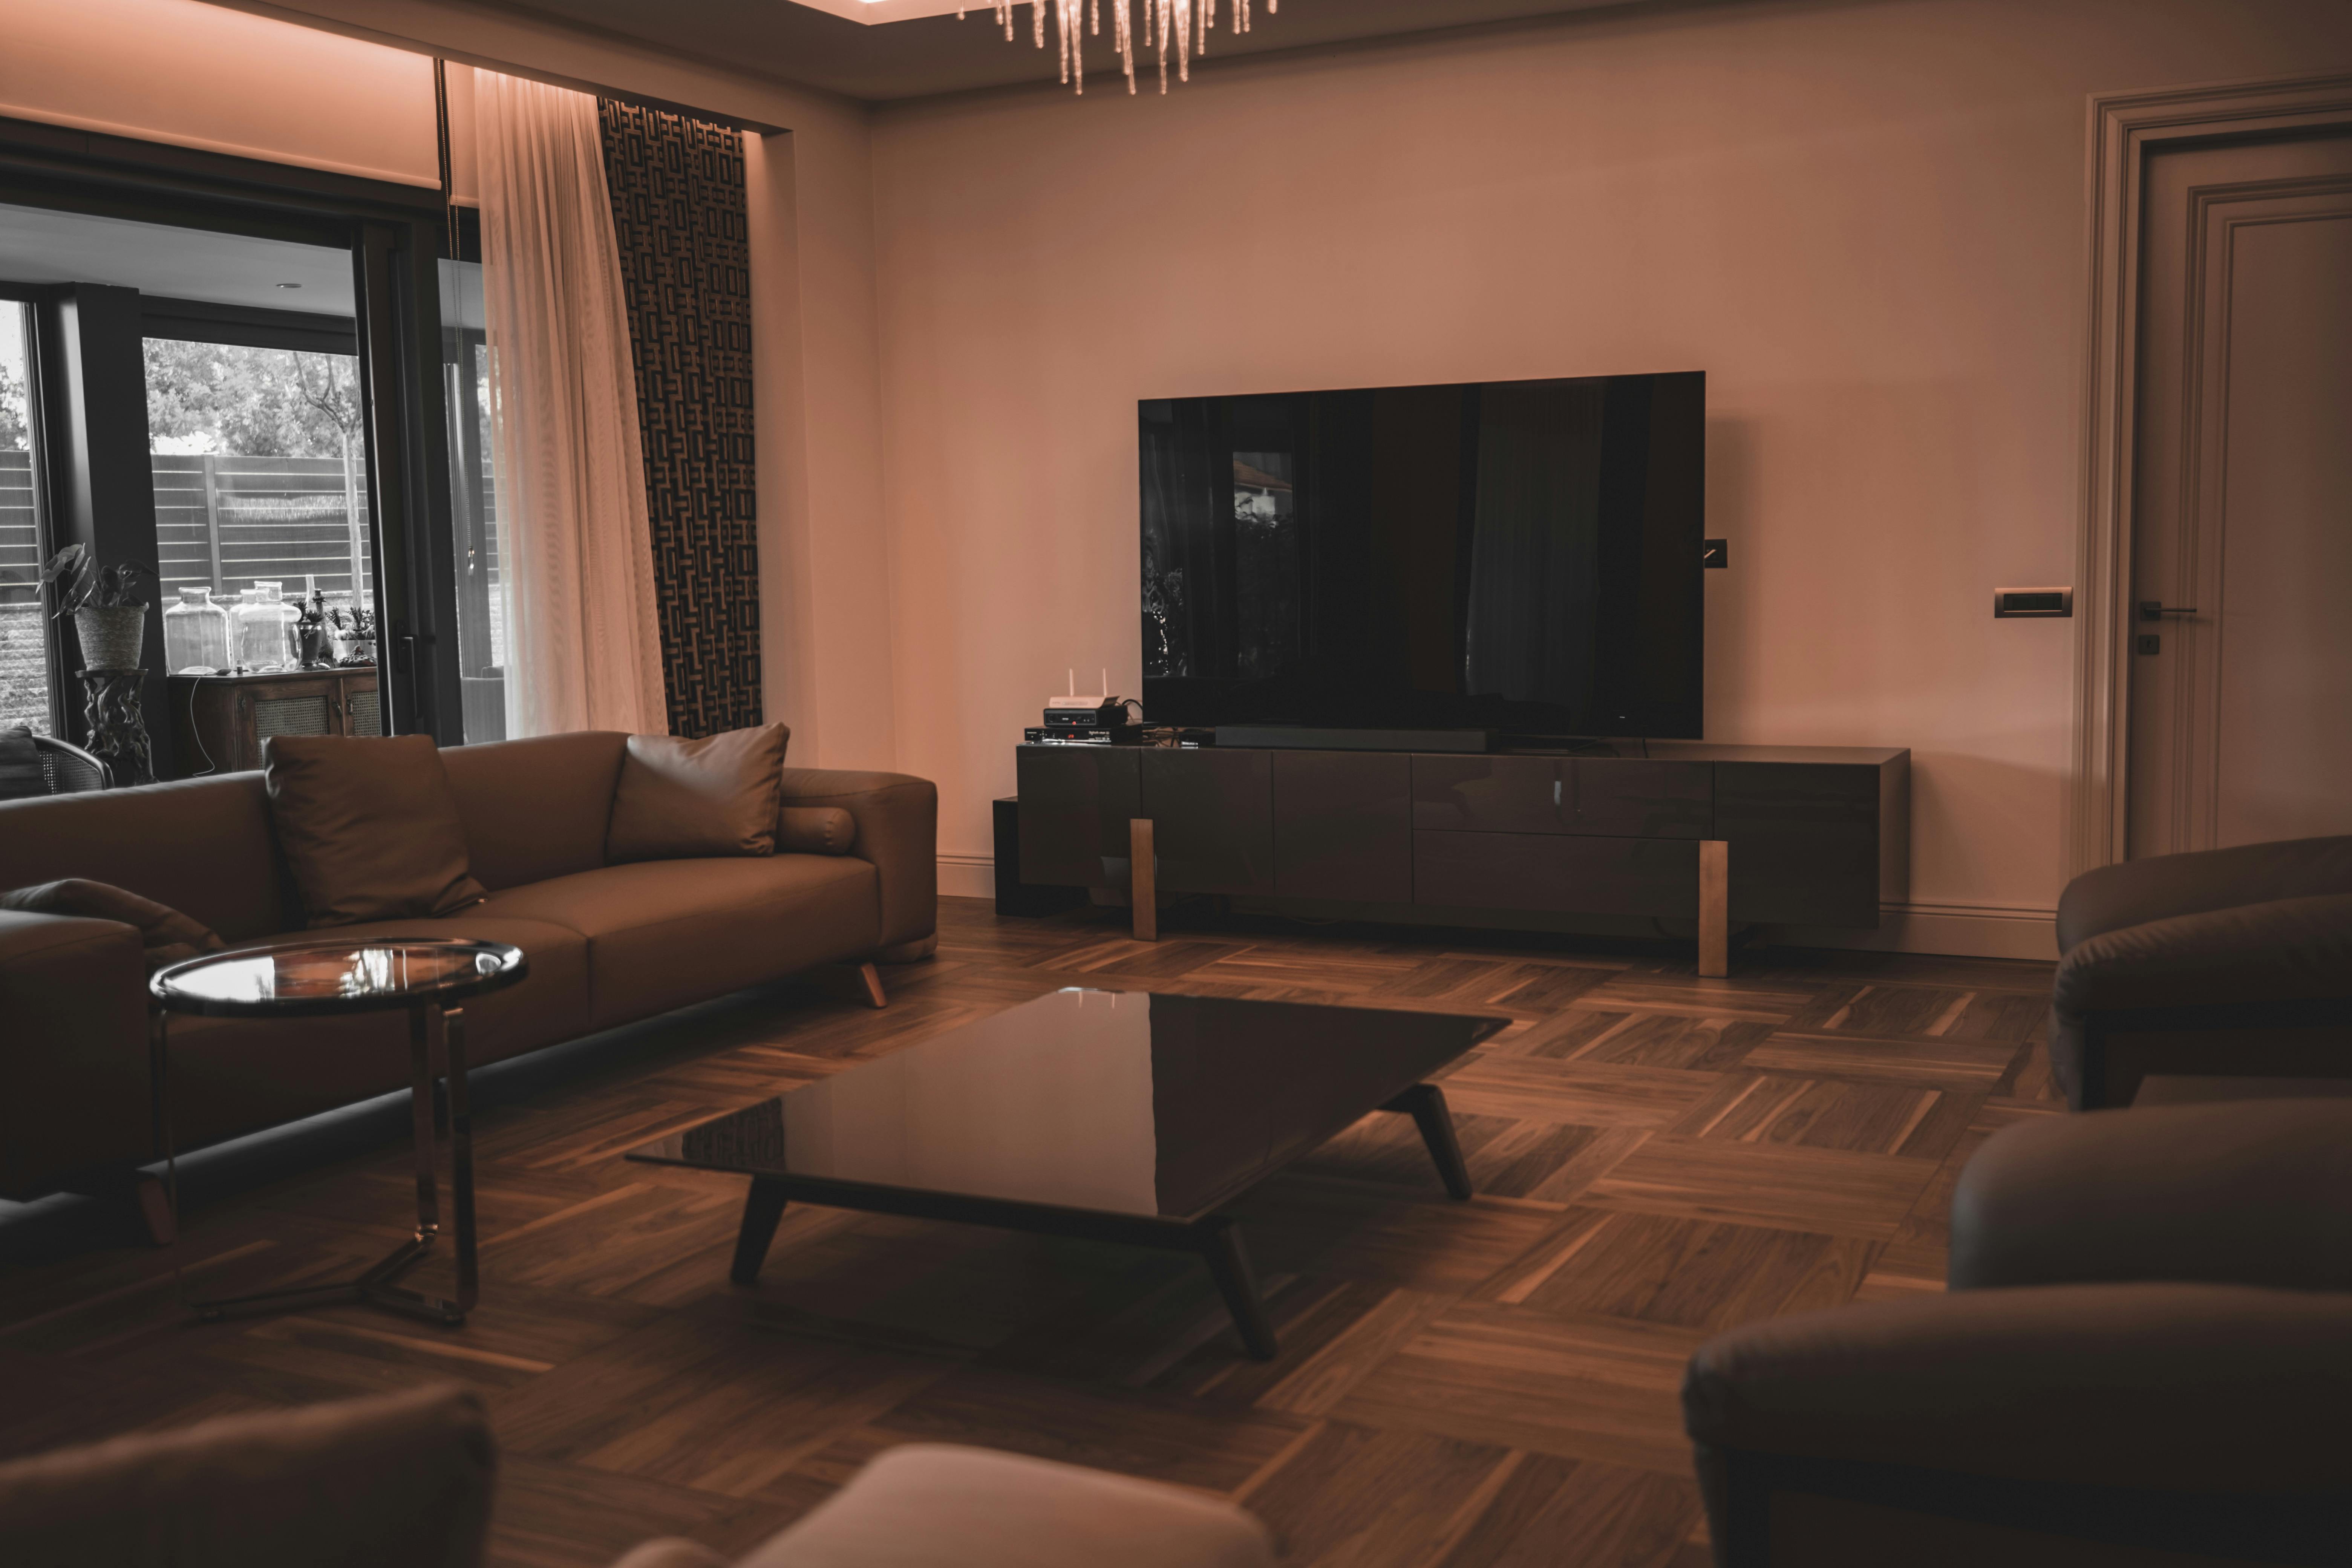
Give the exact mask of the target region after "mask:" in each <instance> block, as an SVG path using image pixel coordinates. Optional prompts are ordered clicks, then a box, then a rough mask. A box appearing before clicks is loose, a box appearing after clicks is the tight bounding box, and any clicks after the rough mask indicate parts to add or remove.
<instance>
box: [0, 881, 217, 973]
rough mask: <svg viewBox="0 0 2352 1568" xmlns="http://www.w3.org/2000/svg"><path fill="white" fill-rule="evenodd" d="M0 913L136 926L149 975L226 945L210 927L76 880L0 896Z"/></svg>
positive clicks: (108, 886)
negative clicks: (72, 917)
mask: <svg viewBox="0 0 2352 1568" xmlns="http://www.w3.org/2000/svg"><path fill="white" fill-rule="evenodd" d="M0 910H18V911H20V912H22V913H25V914H33V915H79V916H81V917H83V918H84V919H87V920H99V921H121V922H122V923H123V924H124V925H127V926H136V927H138V928H139V942H140V945H141V946H142V947H144V948H145V949H146V950H147V968H148V972H149V973H153V972H154V971H156V970H158V969H161V968H163V966H164V965H165V964H167V963H179V962H180V961H181V960H182V959H184V958H194V957H195V956H196V955H197V954H198V953H203V952H219V951H220V950H221V949H223V948H225V947H226V946H227V945H228V943H226V942H223V941H222V940H221V939H220V934H219V933H218V932H217V931H214V930H213V928H212V927H210V926H208V925H206V924H205V923H204V921H199V920H192V919H190V918H189V917H188V916H186V915H184V914H182V913H181V912H180V911H179V910H175V909H173V908H172V906H171V905H169V904H159V903H157V902H156V901H155V900H152V899H144V898H141V897H140V896H139V895H138V894H137V893H134V892H131V890H130V889H127V888H118V887H116V886H114V885H113V884H112V883H110V882H91V881H85V880H84V879H81V878H79V877H68V878H66V879H64V880H63V881H58V882H43V883H42V884H41V885H40V886H39V887H37V888H19V889H16V891H15V892H13V893H0Z"/></svg>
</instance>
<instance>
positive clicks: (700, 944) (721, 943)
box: [482, 855, 881, 1029]
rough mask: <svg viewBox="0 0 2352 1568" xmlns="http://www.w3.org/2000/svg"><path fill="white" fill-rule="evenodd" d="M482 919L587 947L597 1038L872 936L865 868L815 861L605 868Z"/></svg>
mask: <svg viewBox="0 0 2352 1568" xmlns="http://www.w3.org/2000/svg"><path fill="white" fill-rule="evenodd" d="M482 912H483V913H484V914H485V915H488V916H498V917H506V918H514V919H520V920H530V921H548V922H550V923H552V924H557V925H563V926H569V927H570V928H571V929H572V930H573V931H578V932H580V933H581V935H583V937H585V938H586V939H587V942H588V970H589V995H590V1005H589V1026H590V1027H591V1028H597V1029H604V1028H610V1027H611V1026H614V1025H615V1024H625V1023H628V1022H629V1021H630V1020H632V1019H635V1018H643V1017H647V1016H651V1015H653V1014H656V1013H662V1012H667V1011H668V1010H669V1009H670V1008H672V1007H679V1006H683V1005H686V1004H687V1003H688V1002H699V1001H702V1000H704V999H706V998H709V997H712V996H718V995H721V994H725V993H727V992H729V991H736V990H740V989H741V988H742V987H744V986H746V985H756V984H759V983H760V982H761V981H763V980H773V979H776V978H779V977H780V976H782V975H786V974H790V973H793V971H795V970H800V969H806V968H809V967H811V966H812V965H814V964H819V963H836V962H838V961H840V960H842V959H845V958H856V957H863V956H865V955H866V954H867V953H870V952H873V951H874V950H875V948H876V946H877V943H878V940H879V933H880V929H881V909H880V893H879V889H878V887H877V881H876V876H875V870H874V866H873V863H872V862H870V861H866V860H860V859H856V858H851V857H840V858H835V857H831V856H823V855H773V856H760V857H756V858H752V857H746V858H724V859H704V860H646V861H640V862H637V863H635V864H633V865H627V866H608V867H606V868H604V869H603V870H599V871H583V872H580V873H578V874H576V875H573V876H570V877H555V878H551V879H549V880H547V881H544V882H534V883H532V884H531V885H530V886H529V887H526V888H509V889H506V890H505V891H503V892H499V893H493V894H491V895H490V899H489V901H488V903H486V904H484V905H483V906H482Z"/></svg>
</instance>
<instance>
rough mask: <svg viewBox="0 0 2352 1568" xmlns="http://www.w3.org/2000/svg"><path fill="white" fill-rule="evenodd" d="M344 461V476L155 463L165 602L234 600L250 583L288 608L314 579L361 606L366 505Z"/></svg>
mask: <svg viewBox="0 0 2352 1568" xmlns="http://www.w3.org/2000/svg"><path fill="white" fill-rule="evenodd" d="M352 457H353V459H354V460H353V462H352V465H351V467H350V468H348V469H347V468H345V467H344V465H343V462H342V459H341V458H244V457H236V456H233V455H230V454H226V453H222V454H217V455H215V454H211V453H206V454H203V455H197V454H193V453H192V454H189V455H186V456H181V455H177V454H173V453H168V452H158V453H156V454H155V455H154V458H152V462H153V464H154V474H155V542H156V546H157V548H158V551H159V552H160V554H161V558H162V562H163V598H164V602H165V603H167V604H168V603H170V602H171V601H172V600H173V598H175V597H177V595H178V592H179V590H180V589H182V588H210V589H211V590H212V591H213V595H214V597H215V598H222V597H229V598H234V597H235V596H236V594H237V592H238V591H239V590H240V589H245V588H249V587H251V586H253V584H256V583H280V584H284V585H285V593H286V596H287V597H288V598H289V599H290V598H293V597H295V596H296V595H299V594H300V593H301V592H302V591H303V584H304V583H305V582H306V581H308V580H310V579H313V578H315V579H316V580H317V582H318V585H319V587H320V589H321V590H322V591H324V592H326V593H337V592H345V591H348V592H352V593H354V594H355V595H357V597H358V599H359V602H360V603H362V604H364V603H366V602H367V599H366V595H367V592H368V586H369V584H370V581H371V578H370V575H369V571H368V567H369V560H368V520H367V510H366V508H367V503H366V501H365V500H364V498H363V496H362V492H361V488H360V483H361V480H360V472H359V463H358V461H357V458H358V454H357V453H354V454H352Z"/></svg>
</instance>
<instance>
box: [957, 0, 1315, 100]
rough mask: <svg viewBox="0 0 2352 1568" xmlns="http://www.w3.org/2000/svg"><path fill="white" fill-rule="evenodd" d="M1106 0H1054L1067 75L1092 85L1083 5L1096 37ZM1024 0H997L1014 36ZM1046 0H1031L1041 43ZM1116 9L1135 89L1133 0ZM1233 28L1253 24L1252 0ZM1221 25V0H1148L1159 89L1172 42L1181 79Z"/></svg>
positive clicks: (1115, 31) (1112, 0)
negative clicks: (1084, 50) (1083, 30)
mask: <svg viewBox="0 0 2352 1568" xmlns="http://www.w3.org/2000/svg"><path fill="white" fill-rule="evenodd" d="M1104 3H1105V0H1053V5H1054V20H1055V27H1056V30H1057V37H1058V38H1059V41H1060V44H1061V48H1062V80H1063V81H1064V82H1065V83H1066V84H1069V85H1071V86H1074V87H1076V89H1077V90H1078V92H1079V93H1080V94H1084V93H1085V91H1086V90H1087V62H1086V59H1085V57H1084V56H1083V54H1082V53H1081V48H1082V46H1083V45H1084V44H1085V42H1086V39H1085V37H1084V35H1083V34H1082V33H1081V32H1080V30H1079V20H1080V16H1079V14H1080V11H1081V9H1083V10H1084V12H1085V20H1086V23H1087V28H1086V31H1087V32H1091V33H1093V34H1094V35H1095V36H1096V37H1101V36H1102V13H1103V5H1104ZM1019 4H1020V0H995V10H996V21H997V25H998V26H1001V27H1003V29H1004V37H1005V39H1006V41H1007V42H1010V41H1011V40H1012V38H1013V7H1014V6H1015V5H1019ZM1045 4H1046V0H1029V32H1030V37H1032V39H1033V40H1034V42H1035V44H1036V46H1037V47H1039V48H1041V49H1042V48H1044V47H1045ZM1108 4H1109V5H1110V14H1111V34H1112V39H1113V42H1114V43H1115V44H1116V45H1117V46H1118V59H1119V64H1120V65H1121V66H1123V67H1124V68H1126V70H1127V90H1128V91H1129V94H1132V93H1133V92H1134V91H1135V23H1134V13H1133V9H1132V6H1133V0H1108ZM1233 6H1234V9H1233V17H1234V32H1235V33H1237V34H1238V33H1246V32H1248V31H1249V30H1250V0H1233ZM966 9H967V7H966V6H964V5H957V7H956V20H957V21H959V22H961V21H962V20H963V17H964V12H965V10H966ZM1265 9H1266V14H1267V15H1268V16H1274V15H1276V14H1278V13H1279V12H1280V11H1281V9H1282V0H1265ZM1216 25H1217V0H1143V47H1146V48H1155V47H1156V48H1157V49H1158V50H1159V51H1160V91H1161V92H1166V91H1167V90H1168V56H1169V52H1170V50H1171V48H1172V49H1173V50H1174V52H1175V56H1176V79H1177V80H1179V81H1190V80H1192V57H1193V56H1194V55H1205V54H1207V53H1208V52H1209V34H1210V33H1211V32H1212V31H1213V29H1214V28H1215V27H1216Z"/></svg>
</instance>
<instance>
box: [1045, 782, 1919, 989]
mask: <svg viewBox="0 0 2352 1568" xmlns="http://www.w3.org/2000/svg"><path fill="white" fill-rule="evenodd" d="M1607 745H1608V743H1606V742H1603V743H1601V744H1600V745H1598V746H1596V748H1595V751H1594V752H1592V753H1587V752H1563V753H1559V754H1534V753H1499V754H1487V755H1471V756H1465V755H1462V754H1459V753H1452V752H1445V753H1439V752H1346V751H1328V752H1324V751H1312V750H1304V749H1298V750H1293V749H1270V748H1264V747H1239V746H1223V747H1214V748H1202V749H1200V750H1192V751H1182V750H1160V749H1157V748H1133V747H1123V746H1122V747H1108V746H1106V747H1094V746H1024V747H1022V748H1021V749H1020V752H1019V764H1018V766H1019V772H1020V778H1021V795H1020V805H1019V814H1020V826H1021V866H1022V878H1023V880H1024V881H1026V882H1031V883H1046V884H1055V885H1059V886H1064V887H1114V888H1122V889H1123V888H1125V887H1127V886H1128V885H1129V875H1128V873H1129V868H1128V860H1127V857H1128V853H1129V851H1128V846H1129V822H1130V820H1131V819H1133V818H1136V817H1143V818H1146V819H1149V820H1150V822H1151V824H1152V831H1153V835H1154V838H1155V847H1156V849H1157V858H1158V863H1159V872H1160V877H1159V886H1160V888H1162V889H1167V890H1169V891H1171V892H1200V893H1226V894H1236V895H1239V894H1246V895H1252V896H1255V897H1259V898H1265V899H1269V900H1273V901H1275V902H1276V903H1277V904H1278V903H1279V902H1280V901H1282V900H1316V901H1318V902H1321V903H1326V904H1328V903H1331V902H1348V903H1357V904H1363V905H1385V906H1391V908H1393V907H1394V906H1398V905H1405V906H1420V907H1423V908H1426V909H1428V910H1430V911H1431V918H1432V919H1443V918H1445V917H1444V914H1443V913H1441V911H1463V910H1480V911H1484V912H1485V913H1486V914H1488V915H1495V914H1503V915H1507V914H1509V913H1511V912H1514V911H1524V912H1526V913H1528V914H1531V915H1532V914H1544V915H1635V916H1654V917H1678V918H1685V919H1687V918H1691V917H1693V916H1696V918H1697V919H1698V920H1699V921H1700V922H1701V927H1702V932H1703V934H1704V933H1709V932H1711V933H1713V936H1714V938H1715V939H1716V940H1717V950H1716V951H1717V952H1720V945H1719V944H1720V939H1721V937H1722V934H1723V932H1724V931H1725V929H1726V921H1754V922H1772V923H1776V924H1791V925H1816V926H1874V925H1876V924H1877V923H1878V911H1879V908H1880V905H1881V904H1882V903H1885V902H1890V901H1892V902H1900V901H1901V900H1903V899H1904V898H1905V897H1906V896H1907V878H1906V869H1907V866H1908V863H1909V859H1910V840H1909V797H1910V763H1911V754H1910V752H1906V751H1901V750H1884V751H1882V750H1871V749H1864V748H1834V747H1769V746H1744V745H1714V744H1709V743H1706V742H1682V741H1653V742H1622V743H1619V744H1618V751H1619V752H1621V753H1622V754H1611V753H1610V752H1608V750H1607V749H1606V747H1607ZM1702 868H1708V869H1705V870H1703V869H1702ZM1708 889H1715V891H1713V892H1710V891H1708ZM1725 889H1727V891H1725ZM1703 962H1706V960H1704V959H1703ZM1718 962H1719V960H1718ZM1717 972H1719V971H1717Z"/></svg>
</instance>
